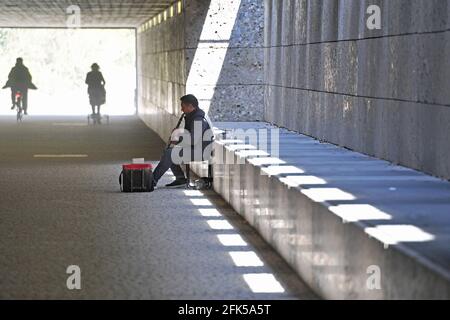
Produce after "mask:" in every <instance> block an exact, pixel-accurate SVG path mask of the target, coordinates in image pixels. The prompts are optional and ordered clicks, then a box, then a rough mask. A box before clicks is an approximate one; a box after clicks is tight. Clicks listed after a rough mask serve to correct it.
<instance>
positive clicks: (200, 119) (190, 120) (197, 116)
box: [182, 108, 214, 161]
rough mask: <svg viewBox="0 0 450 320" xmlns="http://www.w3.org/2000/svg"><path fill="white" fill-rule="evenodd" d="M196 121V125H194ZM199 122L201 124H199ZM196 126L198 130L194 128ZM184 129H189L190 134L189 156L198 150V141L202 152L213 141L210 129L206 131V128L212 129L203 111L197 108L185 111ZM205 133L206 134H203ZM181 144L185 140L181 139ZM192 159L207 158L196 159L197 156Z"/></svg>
mask: <svg viewBox="0 0 450 320" xmlns="http://www.w3.org/2000/svg"><path fill="white" fill-rule="evenodd" d="M196 123H197V126H196V125H195V124H196ZM200 123H201V126H200ZM196 127H198V128H201V132H200V130H198V132H197V130H194V129H195V128H196ZM184 129H185V130H187V131H189V133H190V135H191V143H190V145H191V156H194V155H196V154H197V153H198V150H199V145H198V144H199V143H201V151H202V153H203V152H204V151H205V149H206V148H207V147H208V146H209V145H210V144H211V143H212V142H213V140H214V138H213V136H212V131H209V133H208V132H207V131H208V130H212V128H211V127H210V125H209V123H208V121H207V120H206V118H205V112H204V111H203V110H201V109H199V108H197V109H196V110H194V111H192V112H191V113H187V114H186V117H185V119H184ZM205 133H206V134H205ZM182 144H183V145H185V144H186V142H184V141H183V143H182ZM208 158H209V156H208ZM192 160H193V161H200V160H208V159H204V158H203V157H202V159H198V158H197V157H196V158H195V159H194V158H193V159H192Z"/></svg>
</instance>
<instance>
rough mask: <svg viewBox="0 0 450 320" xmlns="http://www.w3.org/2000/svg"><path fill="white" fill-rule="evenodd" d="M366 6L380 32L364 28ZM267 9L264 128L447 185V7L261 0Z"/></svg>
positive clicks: (405, 0) (440, 0) (438, 2)
mask: <svg viewBox="0 0 450 320" xmlns="http://www.w3.org/2000/svg"><path fill="white" fill-rule="evenodd" d="M369 5H378V6H379V7H380V8H381V30H369V29H368V28H367V26H366V22H367V19H368V17H369V14H367V8H368V7H369ZM265 9H266V14H265V16H266V29H265V32H266V35H265V45H266V48H265V58H264V61H265V65H264V72H265V81H266V84H267V87H266V91H265V119H266V120H267V121H269V122H271V123H274V124H277V125H279V126H282V127H286V128H289V129H291V130H295V131H298V132H301V133H304V134H307V135H311V136H314V137H317V138H319V139H321V140H325V141H328V142H331V143H335V144H338V145H341V146H345V147H348V148H352V149H354V150H356V151H361V152H364V153H367V154H369V155H373V156H376V157H380V158H383V159H387V160H390V161H392V162H395V163H400V164H402V165H406V166H409V167H411V168H415V169H419V170H423V171H425V172H427V173H429V174H433V175H436V176H440V177H444V178H447V179H448V178H450V168H449V166H448V165H446V163H447V162H448V161H447V159H448V156H449V155H450V148H449V147H448V145H447V144H446V143H445V140H442V137H445V136H447V137H448V136H450V130H449V126H448V125H447V124H446V123H445V121H442V120H441V119H448V118H449V117H450V106H449V104H450V103H449V101H450V90H448V89H447V88H449V87H450V60H449V59H448V58H447V57H448V56H449V55H450V46H449V43H450V32H449V31H448V30H447V29H448V28H449V26H450V21H449V20H450V19H449V18H448V17H449V12H450V1H446V0H433V1H421V0H412V1H409V0H399V1H387V0H375V1H360V0H343V1H333V0H323V1H312V0H296V1H270V0H267V1H266V8H265ZM427 141H428V142H427ZM433 157H434V158H433Z"/></svg>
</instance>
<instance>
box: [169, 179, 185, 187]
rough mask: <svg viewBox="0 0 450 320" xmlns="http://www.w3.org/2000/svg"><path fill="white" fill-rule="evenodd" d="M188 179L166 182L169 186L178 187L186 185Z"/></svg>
mask: <svg viewBox="0 0 450 320" xmlns="http://www.w3.org/2000/svg"><path fill="white" fill-rule="evenodd" d="M186 183H187V179H177V180H175V181H174V182H172V183H169V184H166V187H167V188H178V187H184V186H186Z"/></svg>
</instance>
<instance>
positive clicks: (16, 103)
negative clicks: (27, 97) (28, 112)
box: [14, 91, 23, 122]
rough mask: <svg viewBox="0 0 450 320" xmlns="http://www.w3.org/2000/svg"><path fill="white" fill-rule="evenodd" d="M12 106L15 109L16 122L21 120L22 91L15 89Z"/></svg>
mask: <svg viewBox="0 0 450 320" xmlns="http://www.w3.org/2000/svg"><path fill="white" fill-rule="evenodd" d="M14 106H15V107H16V110H17V122H22V119H23V106H22V92H20V91H17V92H16V96H15V101H14Z"/></svg>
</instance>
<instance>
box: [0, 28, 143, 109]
mask: <svg viewBox="0 0 450 320" xmlns="http://www.w3.org/2000/svg"><path fill="white" fill-rule="evenodd" d="M0 56H1V58H0V87H3V86H4V85H5V83H6V81H7V80H8V74H9V72H10V70H11V68H12V67H13V66H14V65H15V62H16V58H18V57H22V58H23V60H24V65H25V66H26V67H28V69H29V70H30V73H31V75H32V77H33V83H34V84H35V85H36V86H37V87H38V90H29V92H28V113H29V115H30V116H32V115H87V114H90V113H91V112H92V109H91V106H90V104H89V97H88V93H87V85H86V84H85V80H86V74H87V73H88V72H89V71H91V68H90V67H91V65H92V64H93V63H98V64H99V65H100V71H101V72H102V73H103V76H104V78H105V80H106V86H105V88H106V103H105V104H104V105H103V106H102V108H101V112H102V113H104V114H108V115H131V114H135V112H136V104H135V101H136V99H135V92H136V34H135V30H134V29H23V28H6V29H0ZM11 105H12V103H11V91H10V89H9V88H8V89H3V90H1V91H0V115H14V114H15V111H14V110H11Z"/></svg>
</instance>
